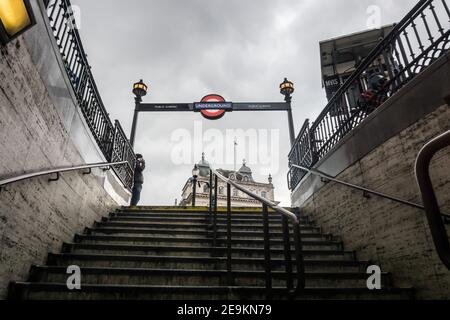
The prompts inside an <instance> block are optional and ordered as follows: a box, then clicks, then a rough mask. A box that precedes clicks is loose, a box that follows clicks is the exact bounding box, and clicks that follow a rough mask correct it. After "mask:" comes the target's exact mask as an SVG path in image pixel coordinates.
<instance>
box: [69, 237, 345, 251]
mask: <svg viewBox="0 0 450 320" xmlns="http://www.w3.org/2000/svg"><path fill="white" fill-rule="evenodd" d="M74 242H75V243H83V244H108V243H109V244H125V245H148V244H151V245H155V246H159V245H178V244H186V245H203V246H205V245H206V246H209V245H211V244H212V239H210V238H206V237H204V238H173V237H143V236H134V237H133V236H110V235H76V236H75V238H74ZM226 243H227V242H226V239H223V238H221V239H218V241H217V245H218V246H226ZM231 243H232V246H233V247H237V248H238V247H250V248H253V247H261V245H262V243H263V240H262V239H261V240H259V239H258V240H249V239H241V240H236V239H233V240H232V242H231ZM290 243H291V247H293V246H294V241H290ZM302 245H303V248H305V249H324V250H340V249H342V243H341V242H337V241H326V240H306V239H302ZM271 248H274V249H282V248H284V242H283V241H282V240H281V239H280V240H275V239H272V240H271Z"/></svg>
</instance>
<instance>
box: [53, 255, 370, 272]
mask: <svg viewBox="0 0 450 320" xmlns="http://www.w3.org/2000/svg"><path fill="white" fill-rule="evenodd" d="M271 261H272V268H273V270H274V271H284V270H285V261H284V259H272V260H271ZM48 264H49V265H58V266H68V265H77V266H80V267H83V266H85V267H118V268H150V269H151V268H166V269H205V270H208V269H209V270H216V269H224V268H226V258H225V257H194V256H159V255H130V254H124V255H119V254H77V253H62V254H49V257H48ZM304 264H305V270H306V271H317V272H341V271H346V272H365V271H366V268H367V266H368V265H369V262H368V261H356V260H325V259H323V260H311V259H305V260H304ZM232 265H233V269H235V268H238V269H242V270H264V268H265V262H264V259H263V258H237V257H233V259H232Z"/></svg>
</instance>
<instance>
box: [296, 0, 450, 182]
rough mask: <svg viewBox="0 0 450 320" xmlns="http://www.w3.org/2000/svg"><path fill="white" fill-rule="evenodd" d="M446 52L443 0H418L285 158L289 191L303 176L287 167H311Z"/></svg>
mask: <svg viewBox="0 0 450 320" xmlns="http://www.w3.org/2000/svg"><path fill="white" fill-rule="evenodd" d="M449 49H450V10H449V5H448V4H447V0H420V1H419V2H418V3H417V5H416V6H415V7H414V8H413V9H412V10H411V11H410V12H409V13H408V14H407V15H406V17H405V18H404V19H403V20H402V21H401V22H400V23H398V24H397V25H395V27H394V29H393V30H392V32H391V33H390V34H389V35H387V36H386V37H385V38H384V39H383V40H381V41H380V43H379V44H378V45H377V46H376V47H375V48H374V50H373V51H372V52H371V53H370V54H369V55H368V56H367V57H366V58H365V59H364V60H363V61H362V62H361V64H360V65H359V66H358V67H357V69H356V70H355V72H353V74H352V75H351V76H350V77H349V78H348V80H347V81H346V82H345V83H344V84H343V85H342V86H341V88H340V89H339V90H338V91H337V92H336V94H335V95H334V96H333V97H332V98H331V100H330V101H329V103H328V105H327V106H326V107H325V109H324V110H323V111H322V113H321V114H320V115H319V116H318V118H317V120H316V121H315V122H314V123H313V124H311V125H310V124H309V120H307V121H306V122H305V125H304V127H303V129H302V131H301V132H300V135H299V136H298V138H297V140H296V141H295V144H294V146H293V148H292V151H291V153H290V154H289V162H290V172H289V175H288V180H289V186H290V189H291V190H293V189H295V188H296V187H297V186H298V184H299V182H300V181H301V179H302V178H303V177H304V175H305V172H304V171H302V170H300V169H298V168H295V167H292V164H296V165H300V166H304V167H308V168H310V167H312V166H313V165H314V164H316V163H317V162H318V161H319V160H320V159H322V158H323V157H324V156H325V155H326V154H327V153H328V152H330V151H331V149H332V148H333V147H334V146H336V145H337V144H338V142H339V141H340V140H341V139H342V138H344V137H345V136H346V135H347V134H348V133H349V132H351V131H352V130H353V129H354V128H355V127H356V126H358V125H359V124H360V123H361V122H362V121H364V119H366V118H367V117H368V116H369V115H370V113H371V112H373V110H374V109H376V107H378V106H379V105H381V104H382V103H383V102H384V101H386V100H387V99H389V98H390V97H392V96H393V95H394V94H396V93H397V92H398V91H399V90H400V89H401V88H403V87H404V86H405V85H406V84H407V83H409V82H410V81H411V80H412V79H414V78H415V77H416V76H417V75H418V74H420V73H421V72H422V71H423V70H425V69H426V68H427V67H428V66H429V65H430V64H432V63H433V62H434V61H435V60H437V59H438V58H439V57H441V56H443V55H444V54H445V53H446V52H447V51H448V50H449ZM374 75H380V76H382V77H383V78H384V81H383V82H382V85H380V87H379V88H378V90H377V91H376V94H375V95H374V96H373V97H372V101H368V100H365V99H364V98H363V96H364V94H365V93H367V92H369V90H370V89H371V85H370V81H369V80H370V78H371V77H372V76H374Z"/></svg>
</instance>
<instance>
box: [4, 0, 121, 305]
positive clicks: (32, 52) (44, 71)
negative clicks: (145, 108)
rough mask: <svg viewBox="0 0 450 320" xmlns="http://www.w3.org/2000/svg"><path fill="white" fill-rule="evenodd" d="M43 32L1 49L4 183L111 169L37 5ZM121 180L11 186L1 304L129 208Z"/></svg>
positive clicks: (72, 177)
mask: <svg viewBox="0 0 450 320" xmlns="http://www.w3.org/2000/svg"><path fill="white" fill-rule="evenodd" d="M31 3H32V6H33V10H34V13H35V16H36V20H37V25H36V26H34V27H33V28H32V29H31V30H30V31H28V32H27V33H25V35H24V36H22V37H20V38H19V39H17V40H16V41H13V42H12V43H10V44H8V46H7V47H3V48H1V53H0V54H1V56H0V178H5V177H10V176H14V175H17V174H20V173H23V172H29V171H35V170H41V169H48V168H55V167H61V166H69V165H79V164H85V163H96V162H104V161H105V159H104V157H103V155H102V153H101V151H100V150H99V148H98V147H97V144H96V142H95V140H94V138H93V137H92V135H91V133H90V130H89V128H88V127H87V124H86V122H85V121H84V118H83V116H82V114H81V112H80V110H79V108H78V107H77V104H76V99H75V98H74V93H73V91H72V88H71V86H70V82H69V80H68V78H67V75H66V73H65V70H64V68H63V63H62V60H61V58H60V55H59V51H58V48H57V46H56V43H55V41H54V38H53V35H52V34H51V31H50V30H49V27H48V21H47V16H46V13H45V11H44V8H43V1H36V0H32V1H31ZM129 197H130V194H129V192H128V191H126V190H125V189H124V188H123V186H122V185H121V184H120V182H119V180H118V179H117V178H116V177H115V175H114V174H113V173H112V172H110V171H107V172H103V171H102V170H93V171H92V174H91V175H84V174H83V173H82V172H75V173H67V174H62V175H61V179H60V180H59V181H57V182H52V183H49V182H48V177H43V178H38V179H34V180H30V181H25V182H21V183H17V184H15V185H11V186H8V187H7V188H5V189H3V190H2V191H1V192H0V297H5V295H6V292H7V285H8V283H9V281H12V280H26V277H27V275H28V271H29V268H30V266H31V265H32V264H41V263H43V262H44V261H45V259H46V256H47V253H48V252H59V251H60V249H61V245H62V242H70V241H72V240H73V236H74V234H75V233H77V232H81V231H83V229H84V228H85V227H87V226H91V225H92V223H93V222H94V221H96V220H98V219H100V218H101V217H103V216H105V215H106V214H107V213H108V212H109V211H111V210H113V209H115V208H117V207H119V206H121V205H125V204H127V203H128V200H129Z"/></svg>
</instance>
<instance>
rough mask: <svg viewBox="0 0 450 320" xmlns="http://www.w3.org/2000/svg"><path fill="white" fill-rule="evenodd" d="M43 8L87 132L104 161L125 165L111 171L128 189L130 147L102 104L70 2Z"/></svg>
mask: <svg viewBox="0 0 450 320" xmlns="http://www.w3.org/2000/svg"><path fill="white" fill-rule="evenodd" d="M45 4H46V8H47V15H48V18H49V21H50V26H51V28H52V30H53V35H54V36H55V40H56V44H57V45H58V47H59V51H60V53H61V57H62V60H63V63H64V66H65V68H66V71H67V75H68V77H69V80H70V83H71V85H72V88H73V90H74V92H75V96H76V99H77V102H78V105H79V106H80V109H81V111H82V113H83V115H84V118H85V120H86V122H87V124H88V126H89V129H90V131H91V133H92V135H93V137H94V139H95V140H96V142H97V144H98V146H99V148H100V150H101V151H102V153H103V155H104V156H105V158H106V160H107V161H109V162H118V161H123V160H125V161H127V162H128V165H127V166H119V167H113V170H114V172H115V173H116V175H117V176H118V177H119V179H120V180H121V181H122V183H123V184H124V185H125V187H127V188H128V189H130V188H131V187H132V184H133V174H134V166H135V162H136V157H135V155H134V151H133V147H132V146H131V144H130V143H129V141H128V139H127V137H126V135H125V134H124V132H123V130H122V127H121V126H120V123H119V122H118V121H116V122H115V125H113V123H112V122H111V119H110V118H109V114H108V112H107V111H106V108H105V106H104V104H103V102H102V99H101V97H100V94H99V92H98V89H97V86H96V84H95V81H94V77H93V76H92V72H91V67H90V66H89V63H88V61H87V58H86V57H87V56H86V53H85V52H84V49H83V44H82V43H81V38H80V35H79V33H78V29H77V26H76V23H75V15H74V12H73V11H72V6H71V3H70V1H69V0H46V1H45ZM113 159H114V160H113Z"/></svg>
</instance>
